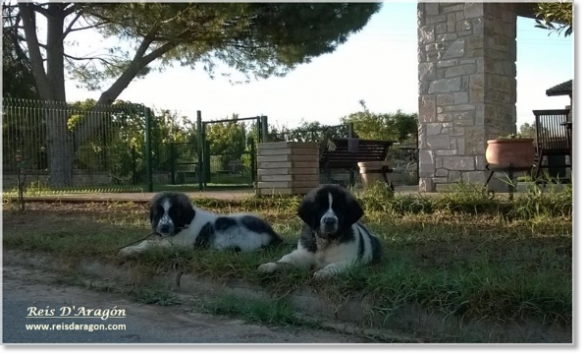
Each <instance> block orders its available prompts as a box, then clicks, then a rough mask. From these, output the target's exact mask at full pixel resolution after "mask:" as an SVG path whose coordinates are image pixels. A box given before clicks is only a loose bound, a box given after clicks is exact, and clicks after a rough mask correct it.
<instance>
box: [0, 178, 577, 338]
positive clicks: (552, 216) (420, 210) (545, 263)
mask: <svg viewBox="0 0 585 356" xmlns="http://www.w3.org/2000/svg"><path fill="white" fill-rule="evenodd" d="M488 193H489V192H485V191H484V190H482V189H481V188H479V187H471V186H462V187H458V188H456V189H455V190H453V191H451V192H448V193H446V194H439V195H436V196H431V197H429V196H425V195H406V196H400V195H393V194H392V193H390V192H387V191H384V192H382V191H377V192H376V191H365V192H364V193H363V194H361V193H360V199H361V200H362V203H363V205H364V207H365V210H366V216H365V217H364V222H366V223H367V225H368V227H369V228H370V229H371V230H372V231H373V232H374V233H376V234H377V235H378V236H380V238H381V240H382V244H383V248H384V256H383V260H382V262H381V263H380V264H378V265H375V266H368V267H363V268H356V269H353V270H350V271H348V272H346V273H345V274H343V275H341V276H339V277H337V278H334V279H333V280H331V281H327V282H318V281H313V280H312V279H311V273H309V272H306V271H300V270H290V271H287V272H286V273H277V274H275V275H273V276H261V275H258V274H257V272H256V269H257V267H258V266H259V265H260V264H262V263H265V262H269V261H274V260H277V259H278V258H280V257H281V256H282V255H283V254H285V253H288V252H290V251H291V250H292V247H290V246H283V247H280V248H276V249H272V250H264V251H259V252H256V253H236V252H231V251H209V250H207V251H206V250H193V249H190V248H175V249H160V250H150V251H148V252H147V253H145V254H144V255H142V256H140V257H139V258H137V259H135V260H132V261H129V262H128V263H130V264H131V265H132V266H133V267H134V268H135V269H136V270H137V271H139V272H141V273H142V274H143V275H144V276H149V275H155V274H161V273H166V272H170V271H177V270H182V271H184V272H186V273H193V274H196V275H198V276H201V277H207V278H212V279H215V280H220V281H221V280H228V279H232V278H236V279H243V280H245V281H248V282H251V283H254V284H258V285H261V286H263V287H264V288H265V290H266V291H268V292H269V293H270V294H272V295H273V296H274V297H279V296H282V295H285V294H287V293H289V292H291V291H293V290H295V289H298V288H306V287H309V288H310V289H312V290H314V291H316V292H317V293H318V294H320V295H321V296H322V297H324V298H328V299H330V300H331V301H332V302H336V301H343V300H347V298H358V299H360V298H367V300H368V301H369V302H370V303H371V305H372V306H373V308H372V311H371V313H372V315H375V316H378V317H382V318H383V319H386V320H387V323H388V324H389V325H391V324H392V322H393V320H394V319H393V318H395V317H396V315H398V314H396V311H397V310H400V309H401V308H404V307H407V306H408V305H411V304H418V305H420V306H423V307H425V308H428V309H430V310H431V311H436V312H440V313H443V314H447V315H451V316H455V317H457V318H460V319H462V320H463V319H474V320H480V319H481V320H491V321H495V322H502V323H506V322H521V321H523V320H528V319H530V320H537V321H541V322H542V323H545V324H556V325H563V326H569V325H571V323H572V309H573V307H572V245H573V243H572V188H571V187H570V186H568V187H565V188H562V189H561V190H556V191H554V192H553V191H550V192H546V191H544V192H543V191H540V190H536V189H535V190H534V191H529V192H528V193H525V194H517V195H516V198H515V200H514V201H513V202H508V201H507V200H502V199H499V198H498V197H494V196H493V195H490V194H488ZM298 202H299V198H298V197H293V198H289V197H271V198H253V199H252V198H250V199H245V200H242V201H232V202H230V201H217V200H210V199H201V200H196V201H195V203H196V204H197V205H199V206H201V207H203V208H205V209H209V210H212V211H215V212H219V213H231V212H241V211H253V212H256V213H258V214H259V215H261V216H263V217H265V218H266V219H267V220H269V221H270V222H271V223H272V224H273V226H274V228H275V230H276V231H277V232H279V233H280V234H281V235H282V236H283V237H284V238H285V240H286V241H287V242H289V243H291V244H292V243H295V242H296V239H297V236H298V231H299V228H300V226H301V225H300V222H299V220H298V219H297V218H296V216H295V210H296V207H297V205H298ZM147 219H148V213H147V210H146V206H145V205H144V204H134V203H110V204H105V203H94V204H69V205H68V204H60V203H53V204H48V203H34V204H33V203H30V204H27V210H26V211H25V212H19V211H17V210H16V209H15V208H13V205H12V204H5V205H4V247H5V248H6V249H19V250H28V251H42V252H49V253H52V254H54V255H55V257H56V258H59V259H61V260H62V261H63V262H64V263H66V262H68V261H76V260H79V259H81V258H84V257H94V258H99V259H101V260H103V261H104V262H112V263H117V262H118V258H117V256H116V254H115V253H114V252H112V251H113V250H114V249H115V248H116V247H119V246H123V245H125V244H127V243H130V242H132V241H135V240H137V239H139V238H140V237H142V236H145V235H146V234H147V233H148V232H149V227H148V221H147ZM140 293H142V294H140V296H136V298H138V299H139V300H142V301H144V302H150V303H166V302H167V299H168V295H167V297H165V294H164V293H163V292H162V291H160V290H155V291H152V290H151V291H142V292H140ZM165 298H166V299H165ZM230 298H231V297H230ZM228 299H229V298H228ZM218 303H219V302H218ZM221 303H223V304H217V305H216V306H215V308H216V310H217V312H218V313H221V312H225V313H227V312H228V311H230V310H232V311H233V308H239V306H238V305H237V304H238V303H234V301H233V300H231V301H222V302H221ZM263 303H264V302H263ZM260 304H262V303H260ZM241 307H242V308H243V310H239V309H238V310H236V311H233V312H234V313H235V312H237V313H242V314H246V313H250V314H254V315H255V314H258V313H260V312H257V311H254V312H250V311H246V310H256V309H254V308H252V307H249V306H247V307H245V308H244V303H243V302H242V306H241ZM260 309H261V308H260ZM273 309H275V310H281V309H283V310H284V309H286V307H285V306H274V307H273ZM267 312H268V311H267ZM270 313H273V314H270ZM279 313H281V312H280V311H274V310H273V311H270V312H269V314H268V315H267V316H257V315H256V316H254V317H255V318H260V319H261V318H266V320H272V319H271V318H273V319H274V320H286V318H285V317H284V316H283V315H281V314H279ZM285 314H286V313H285ZM271 315H272V316H271Z"/></svg>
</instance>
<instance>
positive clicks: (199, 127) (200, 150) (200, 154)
mask: <svg viewBox="0 0 585 356" xmlns="http://www.w3.org/2000/svg"><path fill="white" fill-rule="evenodd" d="M204 139H205V137H204V135H203V122H202V120H201V111H200V110H197V141H198V142H197V143H198V146H199V147H198V148H197V176H198V177H199V190H200V191H203V140H204Z"/></svg>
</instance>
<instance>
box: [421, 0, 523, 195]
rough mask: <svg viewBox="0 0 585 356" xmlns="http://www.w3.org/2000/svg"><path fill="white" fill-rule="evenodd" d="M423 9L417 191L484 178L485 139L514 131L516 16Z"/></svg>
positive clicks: (465, 6)
mask: <svg viewBox="0 0 585 356" xmlns="http://www.w3.org/2000/svg"><path fill="white" fill-rule="evenodd" d="M513 6H514V5H513V4H507V3H419V4H418V9H417V16H418V63H419V69H418V72H419V149H420V159H419V171H420V181H419V189H420V190H421V191H435V190H436V185H437V184H448V183H454V182H457V181H460V180H461V179H464V180H468V181H472V182H482V181H484V179H485V177H486V176H485V150H486V146H487V140H488V139H492V138H496V137H499V136H502V135H508V134H510V133H514V132H515V131H516V14H515V12H514V7H513Z"/></svg>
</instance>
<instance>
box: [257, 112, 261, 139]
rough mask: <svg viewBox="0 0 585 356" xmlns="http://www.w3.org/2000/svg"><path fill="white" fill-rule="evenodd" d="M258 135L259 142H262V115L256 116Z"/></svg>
mask: <svg viewBox="0 0 585 356" xmlns="http://www.w3.org/2000/svg"><path fill="white" fill-rule="evenodd" d="M256 135H257V136H258V142H262V120H260V116H257V117H256Z"/></svg>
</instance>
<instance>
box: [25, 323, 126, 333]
mask: <svg viewBox="0 0 585 356" xmlns="http://www.w3.org/2000/svg"><path fill="white" fill-rule="evenodd" d="M25 328H26V330H27V331H87V332H94V331H125V330H126V325H125V324H80V323H75V322H71V323H60V324H25Z"/></svg>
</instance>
